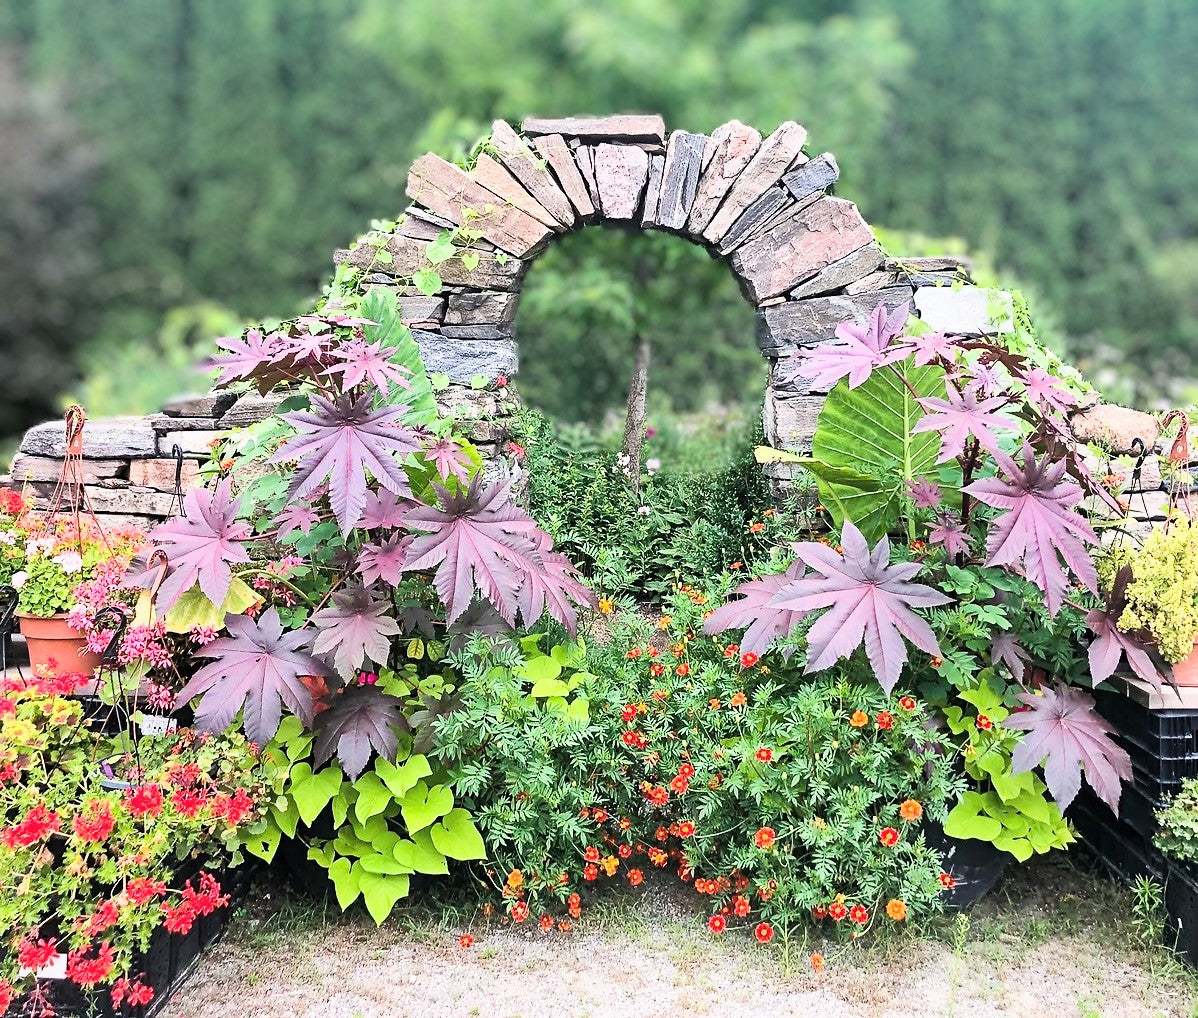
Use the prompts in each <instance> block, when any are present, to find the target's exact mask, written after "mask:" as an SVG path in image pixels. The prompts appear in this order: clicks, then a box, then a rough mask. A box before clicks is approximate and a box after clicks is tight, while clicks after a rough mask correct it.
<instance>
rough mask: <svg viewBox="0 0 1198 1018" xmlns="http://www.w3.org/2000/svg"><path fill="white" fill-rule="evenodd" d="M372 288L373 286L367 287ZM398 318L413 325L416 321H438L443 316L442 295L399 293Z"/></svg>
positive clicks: (443, 300) (443, 299) (443, 303)
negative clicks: (427, 295) (429, 295)
mask: <svg viewBox="0 0 1198 1018" xmlns="http://www.w3.org/2000/svg"><path fill="white" fill-rule="evenodd" d="M367 289H370V290H373V289H374V287H367ZM398 302H399V320H400V321H401V322H403V323H404V325H415V324H416V323H417V322H439V321H441V319H442V318H443V317H444V316H445V298H444V297H426V296H425V295H424V294H422V293H401V294H399V295H398Z"/></svg>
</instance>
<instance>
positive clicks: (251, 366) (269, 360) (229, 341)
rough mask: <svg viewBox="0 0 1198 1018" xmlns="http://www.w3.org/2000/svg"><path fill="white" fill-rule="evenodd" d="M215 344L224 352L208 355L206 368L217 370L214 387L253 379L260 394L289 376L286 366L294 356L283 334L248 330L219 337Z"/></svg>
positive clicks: (291, 361) (292, 360) (264, 393)
mask: <svg viewBox="0 0 1198 1018" xmlns="http://www.w3.org/2000/svg"><path fill="white" fill-rule="evenodd" d="M216 345H217V346H219V347H221V348H222V349H224V350H226V351H227V352H226V353H221V354H216V355H214V356H212V357H210V358H209V359H208V362H207V364H206V365H205V367H208V368H218V369H219V370H220V376H219V377H218V378H217V380H216V384H217V386H218V387H219V386H226V385H229V384H231V383H233V382H241V381H249V380H251V379H252V380H254V381H255V382H257V384H258V391H259V392H261V393H262V394H263V395H266V393H268V392H269V391H270V390H271V389H272V388H274V386H275V385H276V384H277V383H278V382H280V381H282V380H283V379H285V378H287V377H288V366H289V365H290V364H292V363H293V362H294V359H295V354H294V352H293V350H292V349H291V346H290V344H289V343H288V341H287V337H286V336H284V335H281V334H280V333H277V332H272V333H270V334H269V335H263V334H262V330H261V329H249V330H247V331H246V334H245V336H244V337H241V336H227V337H224V338H222V339H218V340H217V341H216Z"/></svg>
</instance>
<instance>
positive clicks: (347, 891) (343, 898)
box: [329, 858, 363, 911]
mask: <svg viewBox="0 0 1198 1018" xmlns="http://www.w3.org/2000/svg"><path fill="white" fill-rule="evenodd" d="M362 872H363V871H362V869H361V868H360V867H357V866H355V865H354V864H353V863H352V862H350V860H349V859H344V858H343V859H335V860H334V861H333V864H332V865H331V866H330V867H329V879H330V880H331V881H333V891H334V892H335V893H336V895H337V904H338V905H340V906H341V909H342V911H344V910H345V909H347V908H349V907H350V905H352V904H353V903H354V902H355V901H357V899H358V895H359V894H360V893H361V888H362V885H361V878H362Z"/></svg>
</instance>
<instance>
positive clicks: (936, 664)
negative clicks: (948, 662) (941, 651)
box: [928, 657, 944, 668]
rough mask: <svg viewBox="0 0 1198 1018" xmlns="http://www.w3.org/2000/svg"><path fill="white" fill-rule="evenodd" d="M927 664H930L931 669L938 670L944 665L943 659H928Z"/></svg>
mask: <svg viewBox="0 0 1198 1018" xmlns="http://www.w3.org/2000/svg"><path fill="white" fill-rule="evenodd" d="M928 664H930V665H931V666H932V667H933V668H939V667H940V666H941V665H942V664H944V658H942V657H932V658H930V659H929V661H928Z"/></svg>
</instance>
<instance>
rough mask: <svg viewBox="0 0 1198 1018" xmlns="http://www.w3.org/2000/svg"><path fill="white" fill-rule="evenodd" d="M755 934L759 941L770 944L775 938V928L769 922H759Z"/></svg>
mask: <svg viewBox="0 0 1198 1018" xmlns="http://www.w3.org/2000/svg"><path fill="white" fill-rule="evenodd" d="M753 936H755V937H756V938H757V940H758V942H759V943H762V944H768V943H769V942H770V941H771V940H773V939H774V928H773V927H772V926H771V925H770V924H769V923H758V924H757V926H756V927H755V928H754V930H753Z"/></svg>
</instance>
